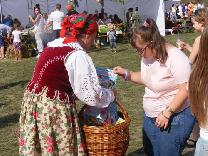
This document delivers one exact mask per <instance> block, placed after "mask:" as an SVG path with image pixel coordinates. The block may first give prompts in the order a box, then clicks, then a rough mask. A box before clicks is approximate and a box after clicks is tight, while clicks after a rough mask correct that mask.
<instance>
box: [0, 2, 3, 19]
mask: <svg viewBox="0 0 208 156" xmlns="http://www.w3.org/2000/svg"><path fill="white" fill-rule="evenodd" d="M1 2H2V1H1V0H0V14H1V23H2V22H3V13H2V3H1Z"/></svg>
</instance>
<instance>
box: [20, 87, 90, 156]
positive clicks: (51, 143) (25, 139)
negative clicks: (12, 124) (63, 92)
mask: <svg viewBox="0 0 208 156" xmlns="http://www.w3.org/2000/svg"><path fill="white" fill-rule="evenodd" d="M46 92H47V90H43V91H42V92H41V93H39V94H38V95H37V94H34V93H33V92H29V91H28V90H26V92H25V94H24V98H23V103H22V106H21V107H22V109H21V110H22V111H21V114H20V131H19V153H20V155H21V156H33V155H43V156H54V155H55V156H56V155H57V156H58V155H59V156H69V155H74V156H76V155H80V156H85V155H86V154H85V152H84V151H85V149H84V148H85V145H84V142H83V141H82V139H81V138H82V137H81V133H80V128H79V125H78V118H77V112H76V108H75V104H70V103H69V101H68V102H67V101H61V100H60V99H58V98H54V99H50V98H47V96H46V95H47V94H46Z"/></svg>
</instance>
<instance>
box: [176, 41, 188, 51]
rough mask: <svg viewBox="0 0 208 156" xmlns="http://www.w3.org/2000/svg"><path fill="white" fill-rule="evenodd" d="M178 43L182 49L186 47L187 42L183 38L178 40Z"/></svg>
mask: <svg viewBox="0 0 208 156" xmlns="http://www.w3.org/2000/svg"><path fill="white" fill-rule="evenodd" d="M176 45H177V47H178V48H179V49H180V50H184V49H186V43H185V42H183V41H181V40H177V42H176Z"/></svg>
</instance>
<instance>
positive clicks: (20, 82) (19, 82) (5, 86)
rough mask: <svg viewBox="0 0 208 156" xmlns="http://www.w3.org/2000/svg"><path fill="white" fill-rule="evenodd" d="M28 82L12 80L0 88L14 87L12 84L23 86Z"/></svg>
mask: <svg viewBox="0 0 208 156" xmlns="http://www.w3.org/2000/svg"><path fill="white" fill-rule="evenodd" d="M28 82H29V80H24V81H18V82H13V83H10V84H6V85H3V86H0V90H3V89H9V88H11V87H14V86H16V85H19V84H20V85H21V86H22V87H23V86H24V85H25V84H26V83H28Z"/></svg>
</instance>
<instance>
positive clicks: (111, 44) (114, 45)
mask: <svg viewBox="0 0 208 156" xmlns="http://www.w3.org/2000/svg"><path fill="white" fill-rule="evenodd" d="M110 48H116V41H114V40H113V41H110Z"/></svg>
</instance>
